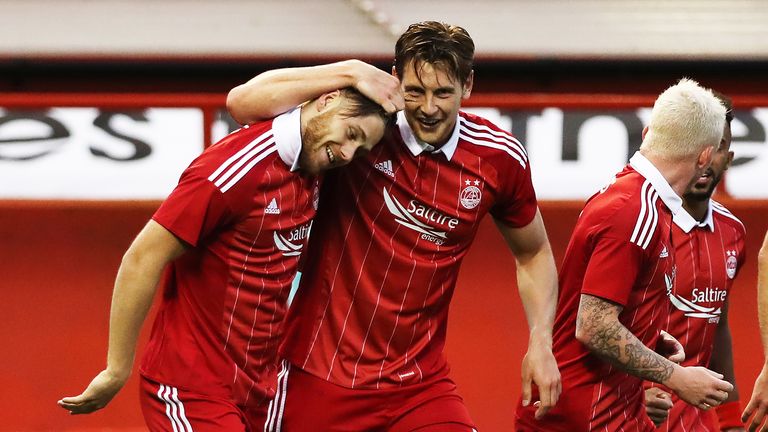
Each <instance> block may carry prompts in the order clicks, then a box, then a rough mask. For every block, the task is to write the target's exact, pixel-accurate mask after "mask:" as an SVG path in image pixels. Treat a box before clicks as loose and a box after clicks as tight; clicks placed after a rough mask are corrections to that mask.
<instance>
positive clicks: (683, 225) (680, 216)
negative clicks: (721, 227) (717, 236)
mask: <svg viewBox="0 0 768 432" xmlns="http://www.w3.org/2000/svg"><path fill="white" fill-rule="evenodd" d="M672 221H673V222H675V225H677V226H678V227H680V229H681V230H683V232H685V233H689V232H691V230H692V229H693V228H694V227H699V228H709V230H710V231H712V232H715V221H714V218H713V217H712V200H711V199H710V200H709V201H708V202H707V216H706V217H705V218H704V220H703V221H702V222H699V221H697V220H696V219H694V218H693V216H691V215H690V213H688V211H686V210H685V209H682V210H681V211H680V213H677V214H675V215H674V216H673V217H672Z"/></svg>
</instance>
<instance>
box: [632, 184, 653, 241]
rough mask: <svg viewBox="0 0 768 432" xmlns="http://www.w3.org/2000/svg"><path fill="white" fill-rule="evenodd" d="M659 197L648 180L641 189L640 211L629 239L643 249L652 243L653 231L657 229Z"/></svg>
mask: <svg viewBox="0 0 768 432" xmlns="http://www.w3.org/2000/svg"><path fill="white" fill-rule="evenodd" d="M658 199H659V194H658V192H656V190H655V189H653V188H652V187H651V183H650V182H649V181H647V180H646V181H645V183H643V187H642V189H641V191H640V213H639V214H638V216H637V221H636V222H635V229H634V230H633V231H632V236H631V237H630V239H629V241H630V242H632V243H634V244H636V245H638V246H640V247H641V248H643V249H646V248H647V247H648V245H650V243H651V238H653V233H654V232H655V231H656V225H657V224H658V220H659V214H658V211H657V209H656V202H657V201H658Z"/></svg>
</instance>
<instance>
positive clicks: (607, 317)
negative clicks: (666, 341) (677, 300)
mask: <svg viewBox="0 0 768 432" xmlns="http://www.w3.org/2000/svg"><path fill="white" fill-rule="evenodd" d="M621 309H622V308H621V306H619V305H616V304H614V303H611V302H609V301H606V300H603V299H600V298H598V297H594V296H591V295H588V294H582V296H581V303H580V304H579V313H578V315H577V316H576V329H577V332H581V333H582V334H584V335H586V338H587V340H585V341H584V344H585V345H586V347H587V348H588V349H589V350H590V351H591V352H592V353H594V354H596V355H598V356H600V357H601V358H603V359H605V360H607V361H608V362H610V363H611V364H613V365H615V366H616V367H618V368H619V369H621V370H623V371H624V372H626V373H628V374H631V375H635V376H637V377H640V378H643V379H646V380H649V381H654V382H657V383H661V382H663V381H666V380H667V378H669V377H670V376H671V375H672V368H673V366H672V363H671V362H670V361H669V360H667V359H665V358H664V357H662V356H660V355H659V354H657V353H656V352H654V351H653V350H652V349H650V348H648V347H647V346H645V345H644V344H643V343H642V342H641V341H640V340H639V339H638V338H637V337H636V336H635V335H634V334H632V332H630V331H629V329H627V328H626V327H624V325H622V324H621V322H619V319H618V316H619V313H620V312H621Z"/></svg>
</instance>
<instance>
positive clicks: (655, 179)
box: [629, 152, 695, 230]
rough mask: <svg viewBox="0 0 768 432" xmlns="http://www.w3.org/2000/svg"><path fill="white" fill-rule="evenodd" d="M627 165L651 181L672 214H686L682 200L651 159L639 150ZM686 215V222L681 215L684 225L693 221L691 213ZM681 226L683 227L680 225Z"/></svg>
mask: <svg viewBox="0 0 768 432" xmlns="http://www.w3.org/2000/svg"><path fill="white" fill-rule="evenodd" d="M629 165H630V166H632V168H634V169H635V171H637V172H638V173H640V175H642V176H643V177H645V178H646V180H648V181H649V182H651V185H652V186H653V188H654V189H656V192H658V193H659V196H660V197H661V200H662V201H664V204H665V205H666V206H667V207H668V208H669V210H670V211H671V212H672V215H673V216H676V215H677V214H678V213H681V212H682V213H685V214H686V215H688V212H686V211H684V210H683V200H682V199H681V198H680V197H679V196H677V194H676V193H675V191H674V190H672V186H670V185H669V183H667V179H665V178H664V176H663V175H661V173H660V172H659V170H658V168H656V167H655V166H654V165H653V163H651V161H649V160H648V159H647V158H646V157H645V156H643V155H642V154H640V152H635V154H634V155H633V156H632V159H630V160H629ZM688 217H689V218H690V221H687V222H686V221H685V220H684V219H685V218H684V216H681V218H682V220H681V223H684V224H685V225H686V226H688V225H689V224H690V223H691V222H693V223H695V221H694V219H693V218H692V217H691V215H688ZM681 228H683V227H682V226H681ZM691 228H693V227H691ZM689 230H690V228H689Z"/></svg>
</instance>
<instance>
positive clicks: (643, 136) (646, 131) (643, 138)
mask: <svg viewBox="0 0 768 432" xmlns="http://www.w3.org/2000/svg"><path fill="white" fill-rule="evenodd" d="M647 134H648V126H646V127H644V128H643V133H642V134H641V135H640V139H641V140H643V141H645V136H646V135H647Z"/></svg>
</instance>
